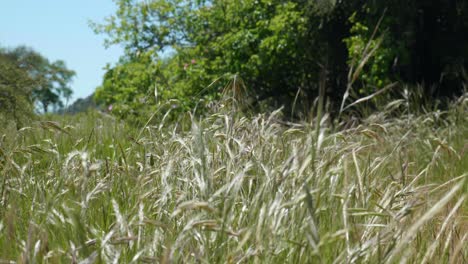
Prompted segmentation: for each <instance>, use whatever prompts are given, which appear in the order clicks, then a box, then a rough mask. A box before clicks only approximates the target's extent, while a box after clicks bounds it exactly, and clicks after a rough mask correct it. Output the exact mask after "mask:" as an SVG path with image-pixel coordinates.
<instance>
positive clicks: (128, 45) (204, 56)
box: [93, 0, 468, 116]
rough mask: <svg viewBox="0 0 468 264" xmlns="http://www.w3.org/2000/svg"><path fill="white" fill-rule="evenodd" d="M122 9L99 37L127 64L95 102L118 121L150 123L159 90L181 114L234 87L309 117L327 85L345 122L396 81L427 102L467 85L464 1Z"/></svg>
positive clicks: (293, 0) (178, 3) (140, 4)
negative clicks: (357, 102) (349, 108)
mask: <svg viewBox="0 0 468 264" xmlns="http://www.w3.org/2000/svg"><path fill="white" fill-rule="evenodd" d="M116 4H117V6H118V11H117V12H116V14H114V15H113V16H111V17H108V18H107V20H106V23H104V24H100V25H99V24H93V27H94V29H95V31H96V32H98V33H102V34H106V35H107V36H108V39H107V41H106V44H107V45H113V44H119V45H123V46H124V47H125V50H126V53H125V56H124V57H123V58H122V61H121V63H119V64H118V65H116V66H115V67H113V68H111V69H109V72H108V74H107V75H106V77H105V80H104V82H103V84H102V86H101V87H100V88H99V89H98V93H96V99H97V100H98V101H100V102H102V103H106V104H113V106H114V107H116V108H115V109H116V111H115V113H116V114H119V115H121V116H127V115H128V114H129V112H131V111H145V110H143V109H144V107H143V108H142V107H141V105H142V102H145V105H148V104H146V102H147V101H148V100H152V99H149V98H150V97H151V98H154V96H153V93H154V89H155V88H156V89H157V94H158V96H159V97H158V99H159V100H162V101H168V100H170V99H177V100H179V104H178V105H177V106H178V107H180V109H183V110H186V109H189V108H192V107H194V106H195V105H197V106H199V107H200V105H208V104H209V103H210V102H212V101H213V100H214V99H217V98H220V97H222V95H223V92H226V88H229V89H228V90H231V91H230V92H231V95H232V94H233V93H236V92H237V95H239V92H241V91H236V90H235V89H232V87H226V85H227V83H229V82H231V83H232V80H233V79H234V78H236V79H237V80H243V83H244V84H245V88H246V89H244V90H242V96H243V97H244V98H247V99H246V102H248V103H249V104H250V105H251V106H253V107H255V108H257V109H259V107H263V108H262V109H265V107H267V108H269V107H279V106H281V105H283V106H286V107H287V108H291V107H292V106H293V105H294V106H296V107H297V106H298V105H301V106H302V107H303V108H304V109H299V110H303V111H304V112H307V111H308V110H309V106H310V104H311V103H313V101H314V100H315V98H316V97H317V95H318V91H319V86H320V84H321V83H322V84H323V85H324V86H326V87H327V89H326V95H327V98H328V99H329V102H330V104H331V110H336V109H338V106H339V105H340V103H341V100H342V98H343V95H344V94H345V91H346V90H348V92H350V94H351V97H350V98H353V96H354V97H361V96H365V95H369V94H370V93H373V92H375V91H377V90H379V89H381V88H383V87H385V86H386V85H388V84H390V83H392V82H394V81H398V82H400V84H402V85H400V86H399V87H403V86H404V84H409V85H410V86H411V85H415V84H423V87H425V96H427V97H430V98H439V97H444V96H452V95H454V94H459V93H460V92H461V91H462V90H463V84H464V83H465V82H466V81H467V74H466V71H465V69H466V67H467V62H466V61H465V58H466V57H467V55H468V40H467V37H466V34H460V33H461V32H467V31H468V22H467V21H468V19H467V18H468V14H467V12H468V11H467V10H468V8H467V3H466V1H435V2H434V1H431V2H428V1H412V2H411V3H407V1H398V0H393V1H357V0H355V1H326V0H323V1H307V0H289V1H278V0H245V1H222V0H220V1H203V0H197V1H182V0H153V1H138V0H118V1H116ZM119 74H123V75H124V76H125V78H116V76H118V75H119ZM349 85H352V87H348V86H349ZM350 88H352V89H350ZM396 89H397V91H396V92H398V89H400V88H396ZM142 98H143V99H142ZM150 105H151V104H150ZM136 109H138V110H136ZM136 114H138V113H136Z"/></svg>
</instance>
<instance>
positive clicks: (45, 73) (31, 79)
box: [0, 46, 75, 124]
mask: <svg viewBox="0 0 468 264" xmlns="http://www.w3.org/2000/svg"><path fill="white" fill-rule="evenodd" d="M74 75H75V72H74V71H72V70H69V69H68V68H67V67H66V65H65V63H64V62H63V61H61V60H58V61H54V62H50V61H49V60H48V59H47V58H45V57H43V56H42V55H41V54H39V53H38V52H36V51H34V50H32V49H30V48H27V47H24V46H20V47H16V48H14V49H0V115H2V116H4V117H6V118H12V119H13V120H15V121H16V122H18V124H20V123H21V122H24V120H23V119H24V118H26V117H27V116H28V115H31V114H32V113H33V109H34V107H35V106H39V107H40V111H42V112H43V113H47V112H48V111H49V110H50V107H53V109H59V108H61V107H62V106H63V99H65V100H69V99H70V97H71V95H72V90H71V89H70V87H69V86H68V85H69V83H70V81H71V79H72V78H73V76H74ZM22 120H23V121H22Z"/></svg>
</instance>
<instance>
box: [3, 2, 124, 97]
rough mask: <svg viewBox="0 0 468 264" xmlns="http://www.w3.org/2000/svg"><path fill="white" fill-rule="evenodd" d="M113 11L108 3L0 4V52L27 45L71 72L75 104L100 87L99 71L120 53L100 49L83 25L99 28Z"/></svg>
mask: <svg viewBox="0 0 468 264" xmlns="http://www.w3.org/2000/svg"><path fill="white" fill-rule="evenodd" d="M115 9H116V7H115V5H114V3H113V2H112V1H111V0H0V46H2V47H15V46H18V45H26V46H29V47H32V48H33V49H34V50H36V51H38V52H39V53H41V54H42V55H43V56H45V57H46V58H48V59H49V60H52V61H54V60H58V59H61V60H64V61H65V63H66V65H67V67H68V68H70V69H72V70H74V71H76V76H75V78H74V80H73V83H72V84H71V87H72V89H73V92H74V93H73V99H72V101H74V100H75V99H77V98H80V97H86V96H88V95H89V94H91V93H92V92H93V91H94V89H95V88H96V87H97V86H99V85H100V84H101V81H102V76H103V74H104V70H103V68H104V67H105V65H106V64H107V63H111V64H112V63H115V62H117V61H118V58H119V56H120V55H122V54H123V50H122V48H120V47H115V46H114V47H110V48H109V49H105V48H104V45H103V43H104V36H102V35H96V34H94V32H93V31H92V30H91V28H89V26H88V21H89V20H92V21H97V22H102V21H104V18H105V17H107V16H109V15H112V14H113V13H114V11H115Z"/></svg>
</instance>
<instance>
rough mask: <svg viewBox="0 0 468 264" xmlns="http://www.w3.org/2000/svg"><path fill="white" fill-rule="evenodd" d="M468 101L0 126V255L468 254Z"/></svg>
mask: <svg viewBox="0 0 468 264" xmlns="http://www.w3.org/2000/svg"><path fill="white" fill-rule="evenodd" d="M467 113H468V98H466V97H462V98H460V99H459V100H458V101H457V102H456V103H454V106H453V107H451V108H450V110H448V111H437V112H429V113H425V114H418V115H410V114H406V115H402V116H401V117H400V118H391V117H389V116H387V115H386V113H384V112H382V113H379V114H375V115H372V116H370V117H369V118H367V119H365V120H363V121H362V122H361V124H359V125H354V126H351V127H350V128H346V129H340V130H338V129H332V128H331V127H330V126H327V122H326V120H325V118H324V122H323V124H322V126H321V127H317V126H316V125H315V124H316V122H311V123H312V124H314V125H310V124H306V123H304V124H302V125H294V124H289V125H284V124H281V122H278V120H279V119H278V118H277V117H276V115H278V114H279V113H273V114H271V115H258V116H254V117H249V118H245V117H244V118H243V117H236V116H232V115H230V114H229V113H226V114H214V115H211V116H208V117H206V118H203V119H194V118H192V119H190V118H188V121H187V122H185V123H184V124H181V123H179V124H165V123H161V124H152V125H150V126H147V127H144V128H143V129H142V128H135V127H133V126H130V125H126V124H124V123H121V122H117V121H115V120H114V119H113V118H112V117H110V116H107V115H104V114H99V113H89V114H87V115H77V116H52V117H51V116H49V117H47V118H45V119H43V120H42V121H39V122H35V123H33V124H31V126H29V127H25V128H23V129H21V130H20V131H16V130H13V129H7V128H4V129H2V130H0V131H2V132H1V133H0V136H1V137H0V172H1V176H2V177H1V182H0V192H1V208H0V262H1V263H9V262H12V263H13V262H18V263H70V262H71V263H129V262H138V263H170V262H174V263H185V262H188V263H245V262H247V263H251V262H253V263H467V262H468V247H467V246H466V245H467V244H468V202H467V200H466V198H467V193H468V180H467V176H468V155H467V152H468V114H467ZM46 119H47V120H46ZM183 125H184V126H186V127H188V129H185V128H182V126H183Z"/></svg>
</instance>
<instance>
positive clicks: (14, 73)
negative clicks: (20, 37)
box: [0, 50, 34, 128]
mask: <svg viewBox="0 0 468 264" xmlns="http://www.w3.org/2000/svg"><path fill="white" fill-rule="evenodd" d="M33 86H34V81H33V80H32V78H31V77H30V76H29V75H28V74H27V72H26V71H24V70H23V69H21V68H20V67H19V66H18V65H17V64H16V61H14V60H12V59H11V57H10V56H8V54H7V53H6V52H5V51H4V50H0V117H2V118H0V121H2V122H3V121H5V120H6V121H8V120H14V121H15V122H16V125H17V127H18V128H19V127H21V125H22V124H23V123H24V122H25V121H26V120H27V119H28V118H29V117H31V115H32V112H33V111H32V109H33V107H32V90H33ZM2 119H4V120H2Z"/></svg>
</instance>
